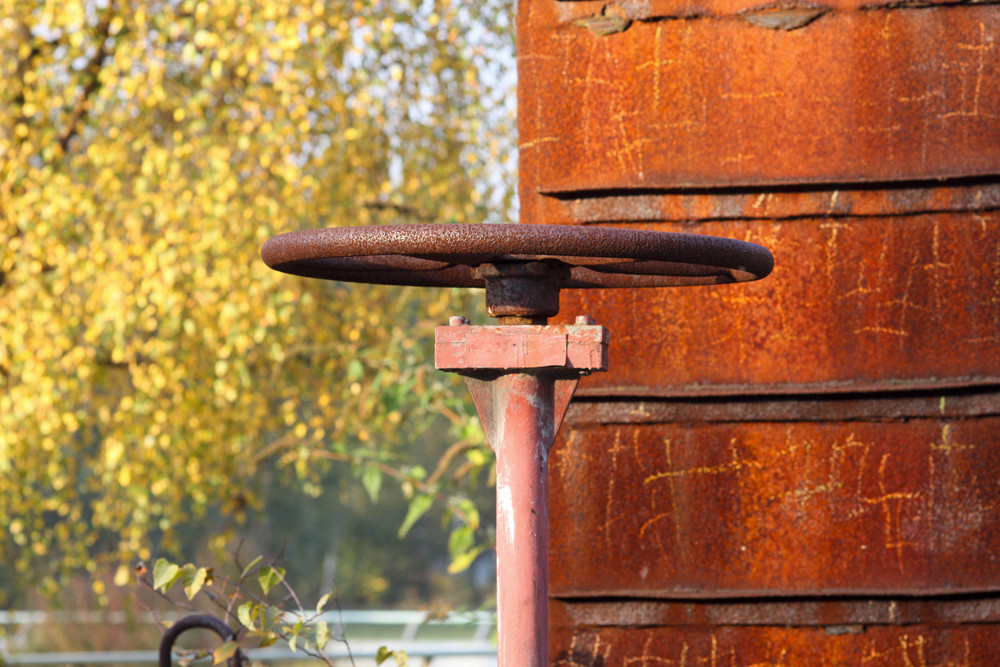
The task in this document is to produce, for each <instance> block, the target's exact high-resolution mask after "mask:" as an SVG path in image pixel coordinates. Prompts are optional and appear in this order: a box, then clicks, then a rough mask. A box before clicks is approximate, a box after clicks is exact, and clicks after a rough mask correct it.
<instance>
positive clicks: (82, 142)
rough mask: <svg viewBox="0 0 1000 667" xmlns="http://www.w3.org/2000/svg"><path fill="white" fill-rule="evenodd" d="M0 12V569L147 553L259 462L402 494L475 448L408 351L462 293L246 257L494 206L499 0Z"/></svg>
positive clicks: (467, 217) (243, 492) (231, 507)
mask: <svg viewBox="0 0 1000 667" xmlns="http://www.w3.org/2000/svg"><path fill="white" fill-rule="evenodd" d="M0 7H2V10H0V16H2V19H0V21H2V23H0V48H2V58H0V68H2V79H3V85H2V86H0V525H3V526H4V527H5V530H4V531H0V569H2V570H3V572H0V580H3V581H8V582H11V581H13V580H14V579H15V577H16V578H17V579H20V580H22V581H25V577H39V578H40V579H41V580H42V581H43V582H44V583H45V585H46V587H47V588H49V589H50V590H51V589H54V588H55V587H57V586H58V582H59V578H60V577H61V576H63V575H65V574H66V573H68V572H73V571H80V570H89V571H94V570H95V569H96V568H97V567H98V566H99V564H100V563H101V559H102V558H104V557H110V558H112V559H121V560H122V562H123V560H124V559H125V558H130V557H134V556H138V557H149V556H150V549H151V548H154V547H155V548H157V549H160V548H163V549H169V548H170V546H171V544H172V540H173V539H174V538H175V536H176V527H177V526H178V525H180V524H183V523H185V522H188V521H192V520H195V519H197V518H198V517H200V516H203V515H204V514H205V513H206V511H208V510H209V509H213V511H214V508H219V511H221V512H222V513H223V515H224V516H227V517H230V518H235V519H238V518H239V516H240V514H241V513H242V512H244V511H246V510H247V509H248V508H255V507H258V506H259V502H258V497H257V495H256V492H255V484H254V480H255V479H256V478H257V476H258V475H259V473H260V471H261V470H262V469H264V468H265V467H267V468H274V467H282V468H283V469H287V470H289V471H292V472H294V473H295V477H296V479H297V480H298V482H297V483H299V484H301V485H304V487H305V488H306V489H307V490H310V489H312V490H313V491H315V490H316V488H315V484H316V483H317V480H318V477H317V476H316V473H315V471H316V470H318V469H321V464H323V463H324V462H327V463H329V462H334V463H336V462H344V463H346V464H347V465H350V466H351V469H352V470H353V471H355V472H356V474H357V475H358V476H359V477H360V478H361V479H362V481H363V483H364V485H365V487H366V488H367V489H368V490H369V491H370V492H372V493H373V494H375V493H377V490H378V488H379V485H380V483H381V480H382V479H383V477H384V476H385V475H387V474H388V475H392V476H394V478H396V479H397V480H398V481H399V482H400V483H402V484H403V486H404V489H405V490H406V491H407V492H408V493H410V494H411V495H412V496H413V497H415V498H417V499H418V502H417V503H416V510H415V513H419V510H420V509H422V508H423V507H424V506H425V505H426V504H428V503H429V501H424V500H420V499H421V498H423V497H424V496H423V495H421V494H424V493H426V494H427V495H426V497H427V498H430V497H431V496H432V495H433V492H434V491H435V490H436V489H438V488H439V485H440V484H442V483H444V481H445V480H446V479H447V478H450V477H451V476H453V474H452V473H453V471H454V470H455V469H458V468H463V466H464V468H463V471H467V470H468V469H469V466H472V467H473V468H476V467H481V466H484V465H488V463H487V461H488V458H487V457H485V456H484V455H483V452H482V449H481V447H482V440H481V436H479V435H477V433H478V430H477V429H476V428H475V427H474V426H472V425H471V424H472V423H473V422H472V421H471V420H472V415H471V411H470V410H469V409H468V407H467V406H466V403H465V402H464V400H462V399H461V398H460V397H462V396H464V393H463V392H462V390H461V388H460V387H458V386H457V385H456V384H455V383H454V382H453V381H452V380H451V379H449V378H447V377H445V376H443V375H439V374H436V373H435V372H434V371H433V368H432V364H431V363H430V362H431V356H432V355H431V353H430V343H429V341H430V336H431V331H432V326H433V325H435V324H438V323H440V322H441V321H442V319H444V318H445V317H446V316H447V315H448V314H449V311H451V310H452V309H455V310H460V309H462V308H463V303H464V302H463V300H465V299H469V298H470V297H468V296H466V295H464V294H462V293H457V292H449V291H443V290H438V291H433V290H427V291H421V290H418V289H415V288H406V289H403V288H389V287H386V288H381V287H360V286H349V285H343V284H338V283H324V282H319V281H308V280H303V279H298V278H292V277H289V276H286V275H283V274H278V273H275V272H272V271H269V270H268V269H267V268H266V267H265V266H264V265H263V264H262V263H261V262H260V260H259V257H258V249H259V247H260V245H261V243H262V242H263V241H264V240H266V239H267V238H269V237H270V236H272V235H274V234H276V233H281V232H284V231H289V230H294V229H301V228H311V227H321V226H334V225H341V224H378V223H389V222H392V223H406V222H428V221H433V222H442V223H449V222H477V221H482V220H484V219H491V220H494V221H499V220H502V219H503V218H504V217H505V216H506V215H507V213H508V210H509V207H510V201H509V198H510V195H509V192H510V188H509V183H508V180H509V174H510V169H509V155H510V154H511V153H512V151H511V150H510V144H511V137H512V136H513V134H512V130H511V118H510V114H509V113H508V112H509V109H510V102H509V100H505V99H504V97H503V92H504V88H503V85H502V84H503V80H502V78H501V76H500V74H498V71H497V69H496V68H497V54H504V53H507V54H509V53H510V51H511V46H510V40H509V32H510V28H509V23H508V22H507V21H506V20H505V17H506V16H508V14H509V8H508V7H506V6H505V5H504V3H503V2H500V0H496V1H494V0H487V1H486V2H476V3H464V4H456V2H455V1H454V0H423V1H422V0H383V1H380V2H379V1H376V2H368V1H360V0H354V1H351V0H326V1H324V2H307V1H304V0H254V1H252V2H251V1H244V0H239V1H237V0H213V1H212V2H207V1H202V2H197V1H195V0H154V1H148V0H103V1H102V0H60V1H59V2H54V1H51V0H50V1H43V0H36V1H33V2H27V1H25V0H0ZM508 58H509V56H508ZM501 60H502V58H501ZM508 62H509V60H508ZM442 414H443V415H446V416H447V417H448V418H449V419H450V421H451V424H452V425H453V426H454V429H453V431H454V433H455V434H456V435H455V437H454V438H453V440H454V441H456V442H457V443H458V444H456V445H455V447H453V448H452V449H451V450H450V452H449V454H448V459H447V460H446V461H444V462H443V464H444V468H443V469H442V470H439V471H437V472H436V478H434V479H429V477H430V476H431V474H432V473H434V471H426V472H425V471H423V470H422V469H420V468H418V467H415V466H407V464H406V460H405V452H406V451H407V448H408V447H410V446H412V445H413V444H414V443H415V442H417V441H418V439H419V436H420V433H421V431H422V429H423V428H424V427H426V426H427V425H428V424H430V423H432V422H433V421H434V419H436V418H437V417H436V416H437V415H442ZM449 466H450V467H449ZM310 485H312V486H310ZM449 498H450V500H449V502H452V503H453V505H454V507H455V509H456V512H457V513H458V514H457V516H462V511H461V506H462V505H461V503H462V502H463V497H462V494H461V493H458V494H455V495H451V496H449ZM466 518H467V519H468V517H467V516H466ZM466 523H469V522H468V521H466ZM474 529H475V526H472V527H471V528H468V530H467V531H466V532H467V533H468V531H469V530H474ZM225 537H226V535H225V534H222V535H221V536H220V539H222V538H225ZM469 539H470V538H469V535H467V534H463V536H461V539H460V540H459V541H460V542H462V544H463V545H465V546H469V544H471V543H470V542H469ZM124 573H125V570H124V569H122V570H120V572H119V578H120V579H121V578H123V577H124ZM7 592H8V593H9V590H8V591H7Z"/></svg>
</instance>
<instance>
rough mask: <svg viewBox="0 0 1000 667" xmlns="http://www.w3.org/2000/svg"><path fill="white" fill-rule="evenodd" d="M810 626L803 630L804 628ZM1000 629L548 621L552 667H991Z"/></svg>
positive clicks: (561, 616) (557, 617)
mask: <svg viewBox="0 0 1000 667" xmlns="http://www.w3.org/2000/svg"><path fill="white" fill-rule="evenodd" d="M807 625H808V624H807ZM998 639H1000V625H997V624H996V623H990V624H982V625H953V624H948V623H942V624H929V623H915V624H913V625H907V626H900V625H894V624H893V625H872V626H868V625H840V624H831V625H829V626H825V627H808V626H807V627H799V624H793V625H792V626H791V627H788V626H783V625H767V626H759V627H746V626H739V625H736V626H715V627H713V626H711V625H703V626H700V627H698V626H687V627H627V626H625V627H623V626H620V625H619V626H610V627H606V626H596V627H595V626H589V625H577V624H576V623H575V622H574V621H573V620H571V619H569V618H567V616H566V614H565V613H564V609H563V608H562V605H556V609H555V613H554V614H553V637H552V647H551V650H550V656H551V661H550V664H551V665H553V667H653V666H656V667H660V666H661V665H666V666H671V667H675V666H676V667H680V666H681V665H685V666H686V665H691V666H694V665H704V666H705V667H723V666H725V667H751V666H756V667H761V666H764V665H767V666H772V665H773V666H779V665H789V666H791V665H796V666H797V665H843V666H848V665H849V666H851V667H854V666H858V667H861V666H864V667H899V666H900V665H902V666H910V665H912V666H913V667H927V666H929V665H954V666H956V667H959V666H960V667H977V666H981V667H993V665H996V644H997V640H998Z"/></svg>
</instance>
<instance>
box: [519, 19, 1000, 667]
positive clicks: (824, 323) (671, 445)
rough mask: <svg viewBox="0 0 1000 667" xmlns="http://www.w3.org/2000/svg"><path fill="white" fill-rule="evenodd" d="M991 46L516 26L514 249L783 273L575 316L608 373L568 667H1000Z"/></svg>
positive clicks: (562, 538) (957, 37)
mask: <svg viewBox="0 0 1000 667" xmlns="http://www.w3.org/2000/svg"><path fill="white" fill-rule="evenodd" d="M917 5H919V7H918V6H917ZM998 44H1000V8H998V7H997V6H996V5H988V4H976V5H971V4H961V3H955V4H950V5H949V6H944V5H943V4H942V3H937V2H933V1H931V2H916V3H910V2H894V1H890V0H830V1H828V2H823V3H806V2H787V3H786V2H781V3H774V2H764V1H762V0H758V1H754V0H621V1H620V2H607V3H605V2H587V1H570V0H523V1H522V2H521V3H520V9H519V18H518V57H519V86H520V89H519V91H520V92H519V112H518V123H519V144H520V154H519V156H520V161H521V182H520V203H521V218H522V221H523V222H528V223H545V224H564V225H580V224H584V225H589V224H600V225H604V226H609V225H617V226H627V227H628V228H630V229H640V228H641V229H650V230H663V231H686V232H696V233H706V234H712V235H718V236H724V237H729V238H738V239H744V240H749V241H754V242H758V243H761V244H763V245H765V246H767V247H768V248H769V249H770V250H771V251H772V252H773V253H774V256H775V258H776V260H777V262H776V267H777V268H776V270H775V272H774V274H773V275H772V276H771V277H770V278H769V280H767V281H764V282H760V283H755V284H747V285H740V286H735V287H732V288H731V289H729V290H724V289H718V288H714V287H709V288H706V289H701V290H697V291H691V290H674V291H666V290H644V291H606V292H604V291H597V292H586V293H585V292H582V291H581V292H575V291H572V290H570V291H566V292H564V294H563V303H562V310H563V312H566V313H573V312H588V313H591V314H593V315H594V316H595V317H596V318H598V320H599V321H601V322H602V323H603V324H605V325H606V326H607V327H608V328H609V330H610V331H611V332H612V335H613V336H614V342H615V344H614V345H613V346H612V348H611V351H610V372H609V373H606V374H602V375H600V376H593V377H590V378H585V379H584V380H583V381H582V383H581V385H580V389H579V392H578V395H579V396H581V397H582V398H584V399H585V400H582V401H579V402H577V403H576V404H575V405H574V407H573V408H571V409H570V411H569V414H568V416H567V419H566V422H567V426H564V429H563V435H562V436H561V439H560V441H559V442H558V443H557V445H556V446H555V447H554V448H553V451H552V470H551V477H550V485H551V490H552V496H551V512H552V514H551V516H552V546H551V549H552V554H551V555H552V587H551V590H552V594H553V596H555V597H556V598H557V601H556V602H555V604H554V605H553V613H552V616H551V621H552V626H553V635H552V643H551V651H550V656H551V658H552V664H554V665H561V666H564V667H570V666H574V667H584V666H587V667H591V666H593V667H596V666H600V667H610V666H612V665H615V666H617V665H622V666H624V665H630V666H632V667H636V666H639V665H642V666H647V665H676V666H680V665H712V666H713V667H714V666H715V665H733V666H736V665H741V666H742V665H746V666H749V665H779V664H781V665H866V666H867V665H937V664H941V665H944V664H952V665H994V664H996V657H995V651H994V649H993V646H995V644H996V643H997V640H998V639H1000V576H997V574H996V571H997V568H996V559H997V554H998V553H1000V531H997V530H996V526H997V525H1000V524H998V520H1000V487H998V486H997V484H996V482H995V480H996V479H998V478H1000V446H998V445H1000V353H998V352H997V350H998V349H1000V86H998V85H997V82H998V80H1000V48H998ZM962 624H976V625H962Z"/></svg>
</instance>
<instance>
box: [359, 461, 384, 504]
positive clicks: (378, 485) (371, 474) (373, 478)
mask: <svg viewBox="0 0 1000 667" xmlns="http://www.w3.org/2000/svg"><path fill="white" fill-rule="evenodd" d="M361 484H362V485H363V486H364V487H365V491H367V492H368V497H369V498H371V499H372V502H373V503H376V502H378V494H379V491H380V490H381V489H382V471H381V470H379V469H378V468H376V467H374V466H368V467H366V468H365V469H364V471H363V472H362V473H361Z"/></svg>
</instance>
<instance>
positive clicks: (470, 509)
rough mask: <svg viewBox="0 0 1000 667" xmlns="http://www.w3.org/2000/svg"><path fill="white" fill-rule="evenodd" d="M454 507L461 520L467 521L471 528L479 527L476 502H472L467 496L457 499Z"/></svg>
mask: <svg viewBox="0 0 1000 667" xmlns="http://www.w3.org/2000/svg"><path fill="white" fill-rule="evenodd" d="M456 507H457V509H458V511H459V512H460V513H461V517H462V520H463V521H464V522H465V523H467V524H468V525H469V527H470V528H472V529H473V530H475V529H476V528H479V510H478V509H477V508H476V504H475V503H474V502H472V501H471V500H469V499H468V498H462V499H461V500H459V501H458V503H457V505H456Z"/></svg>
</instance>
